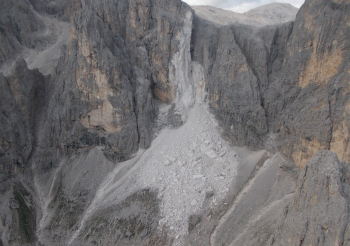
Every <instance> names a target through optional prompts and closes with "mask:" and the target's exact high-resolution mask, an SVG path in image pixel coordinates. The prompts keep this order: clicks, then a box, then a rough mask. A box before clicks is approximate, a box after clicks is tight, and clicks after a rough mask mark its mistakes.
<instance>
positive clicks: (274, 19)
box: [191, 3, 298, 26]
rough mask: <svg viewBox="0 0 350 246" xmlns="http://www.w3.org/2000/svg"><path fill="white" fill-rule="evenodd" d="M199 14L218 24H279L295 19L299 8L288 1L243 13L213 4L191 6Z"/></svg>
mask: <svg viewBox="0 0 350 246" xmlns="http://www.w3.org/2000/svg"><path fill="white" fill-rule="evenodd" d="M191 7H192V8H193V9H194V10H195V12H196V14H197V15H199V16H200V17H202V18H204V19H206V20H209V21H211V22H213V23H215V24H216V25H220V26H221V25H229V24H244V25H251V26H266V25H278V24H282V23H285V22H289V21H293V20H295V16H296V14H297V12H298V8H295V7H293V6H292V5H290V4H288V3H271V4H267V5H263V6H260V7H258V8H255V9H251V10H249V11H247V12H245V13H243V14H240V13H236V12H233V11H229V10H224V9H219V8H216V7H213V6H191Z"/></svg>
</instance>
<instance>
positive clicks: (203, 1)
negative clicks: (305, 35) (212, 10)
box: [182, 0, 305, 13]
mask: <svg viewBox="0 0 350 246" xmlns="http://www.w3.org/2000/svg"><path fill="white" fill-rule="evenodd" d="M182 1H184V2H186V3H188V4H189V5H210V6H215V7H217V8H221V9H227V10H232V11H234V12H238V13H243V12H246V11H248V10H250V9H253V8H256V7H259V6H261V5H265V4H269V3H273V2H279V3H290V4H292V5H293V6H295V7H297V8H300V6H301V5H302V4H303V3H304V2H305V0H182Z"/></svg>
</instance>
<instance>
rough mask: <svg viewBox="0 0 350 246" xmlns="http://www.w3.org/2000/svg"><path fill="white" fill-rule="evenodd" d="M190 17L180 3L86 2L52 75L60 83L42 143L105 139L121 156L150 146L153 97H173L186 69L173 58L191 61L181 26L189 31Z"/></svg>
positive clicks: (72, 145) (67, 145) (63, 145)
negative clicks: (185, 50)
mask: <svg viewBox="0 0 350 246" xmlns="http://www.w3.org/2000/svg"><path fill="white" fill-rule="evenodd" d="M191 16H192V12H191V11H190V9H189V7H188V6H187V5H185V4H183V3H181V2H180V1H169V3H165V2H163V1H162V2H160V1H159V2H158V1H156V2H150V1H118V3H117V4H114V2H113V1H103V2H96V1H83V2H82V9H81V10H79V11H78V12H77V13H76V14H75V15H74V17H73V19H72V26H71V29H70V41H69V45H68V47H67V49H66V51H65V55H64V57H62V58H61V60H60V62H59V64H58V67H57V68H56V72H55V74H54V75H53V76H52V78H51V81H55V83H53V84H55V88H53V89H52V90H53V95H52V98H51V100H50V102H49V106H48V107H49V109H48V115H47V118H48V119H49V120H48V121H47V122H46V127H44V131H43V133H42V135H43V138H42V140H43V141H42V148H44V147H45V146H47V144H49V145H50V146H55V147H58V148H60V149H62V150H63V151H70V150H71V149H76V148H82V147H87V146H93V145H103V146H108V147H109V148H110V149H111V150H112V152H113V153H114V154H113V155H114V159H117V160H123V159H125V158H126V157H127V156H129V155H130V154H132V153H134V152H135V151H136V150H137V149H138V148H139V147H141V148H147V147H148V146H149V145H150V143H151V140H152V124H153V122H154V117H155V115H156V113H157V111H156V108H155V106H154V100H155V99H154V97H156V98H158V99H160V100H162V101H165V102H171V101H174V100H175V98H176V97H178V95H177V87H178V86H179V85H178V84H179V82H178V81H175V79H174V78H177V77H178V76H176V75H175V73H179V70H181V71H186V69H187V71H188V72H189V68H188V67H185V68H179V67H177V64H176V62H174V59H175V60H177V59H180V60H181V59H186V58H183V56H184V55H186V54H181V52H184V51H181V45H183V44H182V43H181V42H183V41H182V40H183V39H186V37H182V36H184V35H186V34H184V31H183V28H189V31H185V32H187V33H188V34H187V35H190V30H191V18H192V17H191ZM187 22H188V24H186V23H187ZM116 23H119V24H116ZM186 26H188V27H186ZM189 37H190V36H188V38H189ZM188 38H187V39H188ZM186 43H189V42H186ZM187 53H188V54H189V47H188V52H187ZM176 54H179V55H178V56H179V58H176ZM187 60H190V58H189V59H187ZM185 64H186V63H185ZM188 64H189V63H188ZM187 77H188V75H187ZM181 81H182V80H181ZM185 82H186V81H185ZM181 91H185V89H182V88H181ZM48 141H49V142H48Z"/></svg>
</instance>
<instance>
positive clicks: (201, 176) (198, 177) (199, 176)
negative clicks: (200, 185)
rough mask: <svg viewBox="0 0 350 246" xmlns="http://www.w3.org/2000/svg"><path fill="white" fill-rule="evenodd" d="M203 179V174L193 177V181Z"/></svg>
mask: <svg viewBox="0 0 350 246" xmlns="http://www.w3.org/2000/svg"><path fill="white" fill-rule="evenodd" d="M201 178H203V175H202V174H195V175H193V179H201Z"/></svg>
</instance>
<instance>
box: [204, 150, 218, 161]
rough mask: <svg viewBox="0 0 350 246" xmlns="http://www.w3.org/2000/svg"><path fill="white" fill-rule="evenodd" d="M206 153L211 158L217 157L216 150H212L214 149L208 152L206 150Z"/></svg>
mask: <svg viewBox="0 0 350 246" xmlns="http://www.w3.org/2000/svg"><path fill="white" fill-rule="evenodd" d="M205 154H206V155H207V156H208V157H209V158H211V159H214V158H216V157H217V155H216V153H215V151H214V150H212V149H210V150H208V151H207V152H205Z"/></svg>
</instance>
